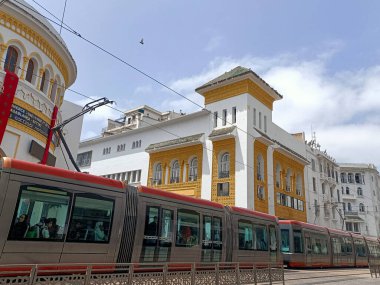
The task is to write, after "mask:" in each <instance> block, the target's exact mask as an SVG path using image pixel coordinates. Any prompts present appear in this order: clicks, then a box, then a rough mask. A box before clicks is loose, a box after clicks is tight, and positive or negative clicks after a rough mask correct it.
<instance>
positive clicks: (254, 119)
mask: <svg viewBox="0 0 380 285" xmlns="http://www.w3.org/2000/svg"><path fill="white" fill-rule="evenodd" d="M253 125H254V126H256V108H253Z"/></svg>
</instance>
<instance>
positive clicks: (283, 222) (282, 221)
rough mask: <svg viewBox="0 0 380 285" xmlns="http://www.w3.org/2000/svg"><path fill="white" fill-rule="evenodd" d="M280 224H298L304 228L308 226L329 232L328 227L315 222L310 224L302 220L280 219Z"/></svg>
mask: <svg viewBox="0 0 380 285" xmlns="http://www.w3.org/2000/svg"><path fill="white" fill-rule="evenodd" d="M279 224H283V225H297V226H300V227H303V228H308V229H311V230H318V231H324V232H327V228H326V227H322V226H318V225H313V224H308V223H305V222H301V221H295V220H280V221H279Z"/></svg>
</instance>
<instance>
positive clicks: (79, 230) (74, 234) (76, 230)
mask: <svg viewBox="0 0 380 285" xmlns="http://www.w3.org/2000/svg"><path fill="white" fill-rule="evenodd" d="M83 234H84V228H83V225H82V223H81V222H80V221H77V222H76V223H75V225H74V227H73V228H72V229H71V231H70V233H69V239H70V240H82V239H83V238H84V236H83Z"/></svg>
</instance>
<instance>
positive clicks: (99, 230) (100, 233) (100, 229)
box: [95, 222, 106, 241]
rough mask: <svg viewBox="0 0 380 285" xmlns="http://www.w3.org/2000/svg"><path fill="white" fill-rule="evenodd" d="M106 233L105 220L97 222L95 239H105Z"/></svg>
mask: <svg viewBox="0 0 380 285" xmlns="http://www.w3.org/2000/svg"><path fill="white" fill-rule="evenodd" d="M105 240H106V234H105V233H104V227H103V222H97V223H96V224H95V241H105Z"/></svg>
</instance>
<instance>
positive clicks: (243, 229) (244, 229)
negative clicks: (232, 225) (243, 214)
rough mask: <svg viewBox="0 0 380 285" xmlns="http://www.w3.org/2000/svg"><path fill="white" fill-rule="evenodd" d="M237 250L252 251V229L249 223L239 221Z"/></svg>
mask: <svg viewBox="0 0 380 285" xmlns="http://www.w3.org/2000/svg"><path fill="white" fill-rule="evenodd" d="M238 227H239V249H241V250H252V249H253V243H254V240H253V227H252V224H251V223H248V222H243V221H239V223H238Z"/></svg>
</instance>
